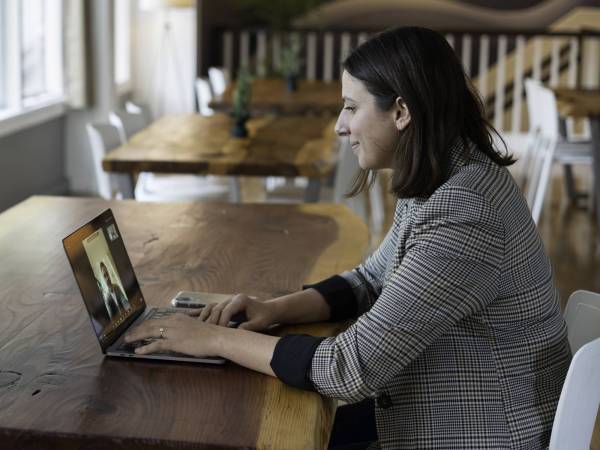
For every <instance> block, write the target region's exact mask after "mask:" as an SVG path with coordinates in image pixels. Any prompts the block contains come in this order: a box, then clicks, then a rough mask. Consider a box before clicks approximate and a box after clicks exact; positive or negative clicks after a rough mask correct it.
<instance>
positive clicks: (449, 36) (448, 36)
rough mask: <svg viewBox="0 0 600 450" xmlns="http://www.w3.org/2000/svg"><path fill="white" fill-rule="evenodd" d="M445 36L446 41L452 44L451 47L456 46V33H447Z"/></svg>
mask: <svg viewBox="0 0 600 450" xmlns="http://www.w3.org/2000/svg"><path fill="white" fill-rule="evenodd" d="M445 37H446V41H448V44H449V45H450V47H452V48H454V35H453V34H447V35H446V36H445Z"/></svg>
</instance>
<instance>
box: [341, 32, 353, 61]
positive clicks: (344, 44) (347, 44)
mask: <svg viewBox="0 0 600 450" xmlns="http://www.w3.org/2000/svg"><path fill="white" fill-rule="evenodd" d="M340 47H341V49H340V58H341V60H342V61H343V60H344V59H346V57H347V56H348V55H349V54H350V51H351V50H352V35H351V34H350V33H342V37H341V41H340Z"/></svg>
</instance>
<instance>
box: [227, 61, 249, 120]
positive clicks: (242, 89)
mask: <svg viewBox="0 0 600 450" xmlns="http://www.w3.org/2000/svg"><path fill="white" fill-rule="evenodd" d="M251 99H252V75H251V74H250V71H249V70H248V69H247V68H246V67H241V68H240V69H239V71H238V76H237V81H236V84H235V90H234V91H233V110H232V112H231V114H232V116H233V117H234V118H235V119H236V120H245V119H248V117H250V101H251Z"/></svg>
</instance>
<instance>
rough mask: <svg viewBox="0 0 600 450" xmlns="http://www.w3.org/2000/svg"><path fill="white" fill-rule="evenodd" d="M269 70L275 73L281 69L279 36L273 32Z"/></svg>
mask: <svg viewBox="0 0 600 450" xmlns="http://www.w3.org/2000/svg"><path fill="white" fill-rule="evenodd" d="M271 52H272V53H271V59H272V61H273V63H272V66H271V69H272V70H273V71H275V72H276V73H278V72H279V70H280V69H281V35H280V34H279V33H277V32H275V33H274V34H273V36H272V38H271Z"/></svg>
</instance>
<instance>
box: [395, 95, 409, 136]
mask: <svg viewBox="0 0 600 450" xmlns="http://www.w3.org/2000/svg"><path fill="white" fill-rule="evenodd" d="M393 111H394V122H395V124H396V128H397V129H398V131H402V130H404V129H405V128H406V127H407V126H408V124H409V123H410V111H409V110H408V106H406V102H405V101H404V100H402V97H398V98H396V103H395V104H394V107H393Z"/></svg>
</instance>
